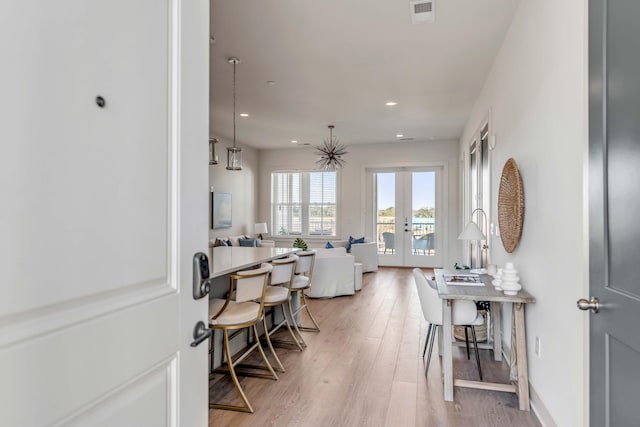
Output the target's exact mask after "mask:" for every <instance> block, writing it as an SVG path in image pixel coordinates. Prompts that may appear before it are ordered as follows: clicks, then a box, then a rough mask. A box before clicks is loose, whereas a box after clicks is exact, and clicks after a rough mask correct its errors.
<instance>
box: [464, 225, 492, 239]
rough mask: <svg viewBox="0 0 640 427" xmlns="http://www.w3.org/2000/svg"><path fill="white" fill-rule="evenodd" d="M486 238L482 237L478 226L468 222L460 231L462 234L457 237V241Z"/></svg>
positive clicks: (482, 234)
mask: <svg viewBox="0 0 640 427" xmlns="http://www.w3.org/2000/svg"><path fill="white" fill-rule="evenodd" d="M486 239H487V236H485V235H484V233H483V232H482V230H480V227H478V224H476V223H475V222H473V221H469V223H468V224H467V226H466V227H465V228H464V230H462V233H460V235H459V236H458V240H486Z"/></svg>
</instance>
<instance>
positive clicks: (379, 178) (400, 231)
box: [370, 167, 446, 267]
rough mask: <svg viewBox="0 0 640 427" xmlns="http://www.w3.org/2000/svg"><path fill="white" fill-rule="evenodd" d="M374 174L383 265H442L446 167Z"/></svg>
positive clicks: (376, 227)
mask: <svg viewBox="0 0 640 427" xmlns="http://www.w3.org/2000/svg"><path fill="white" fill-rule="evenodd" d="M370 174H371V178H372V181H373V191H372V193H373V197H372V199H373V204H374V209H373V211H374V212H375V213H374V215H373V219H372V221H373V228H374V231H373V235H374V236H376V239H377V242H378V258H379V263H380V265H389V266H404V267H440V266H442V253H443V248H444V246H445V244H446V243H445V238H444V233H442V232H441V230H445V229H446V228H445V226H444V224H443V219H444V218H446V213H444V206H445V205H446V204H445V203H443V202H442V200H441V199H442V194H443V192H442V191H441V186H442V174H443V168H442V167H419V168H417V167H416V168H407V167H404V168H381V169H376V170H371V171H370ZM441 207H442V208H441Z"/></svg>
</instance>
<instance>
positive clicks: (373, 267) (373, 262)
mask: <svg viewBox="0 0 640 427" xmlns="http://www.w3.org/2000/svg"><path fill="white" fill-rule="evenodd" d="M351 255H353V256H354V257H355V259H356V262H359V263H362V272H363V273H367V272H369V271H378V247H377V243H376V242H365V243H355V244H353V245H351Z"/></svg>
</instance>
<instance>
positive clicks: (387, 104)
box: [384, 101, 398, 107]
mask: <svg viewBox="0 0 640 427" xmlns="http://www.w3.org/2000/svg"><path fill="white" fill-rule="evenodd" d="M384 105H386V106H387V107H394V106H396V105H398V103H397V102H396V101H387V102H385V103H384Z"/></svg>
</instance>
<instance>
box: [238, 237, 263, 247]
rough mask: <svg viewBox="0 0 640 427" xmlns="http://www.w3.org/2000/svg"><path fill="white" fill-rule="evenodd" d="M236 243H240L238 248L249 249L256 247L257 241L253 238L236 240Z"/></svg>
mask: <svg viewBox="0 0 640 427" xmlns="http://www.w3.org/2000/svg"><path fill="white" fill-rule="evenodd" d="M238 242H240V246H244V247H249V248H256V247H258V239H256V238H253V237H252V238H250V239H238Z"/></svg>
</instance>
